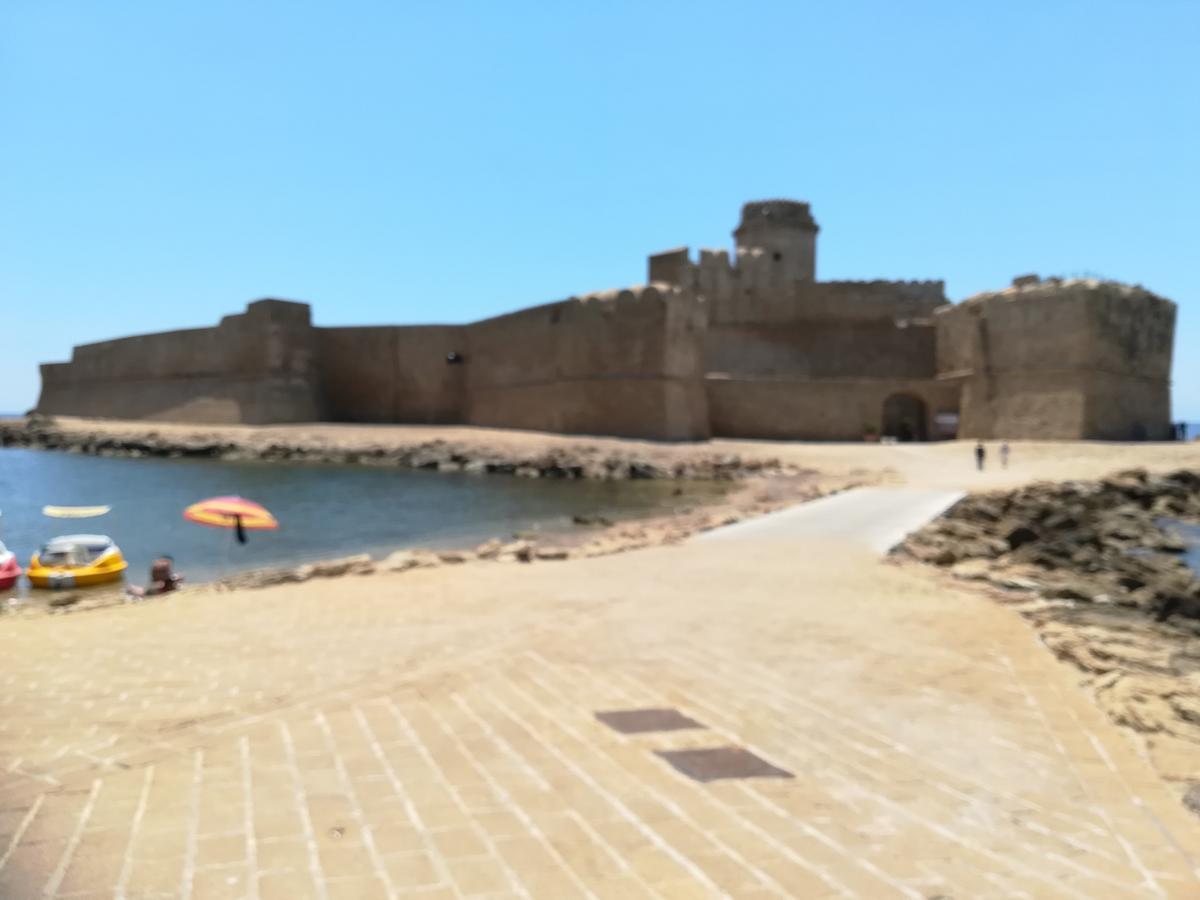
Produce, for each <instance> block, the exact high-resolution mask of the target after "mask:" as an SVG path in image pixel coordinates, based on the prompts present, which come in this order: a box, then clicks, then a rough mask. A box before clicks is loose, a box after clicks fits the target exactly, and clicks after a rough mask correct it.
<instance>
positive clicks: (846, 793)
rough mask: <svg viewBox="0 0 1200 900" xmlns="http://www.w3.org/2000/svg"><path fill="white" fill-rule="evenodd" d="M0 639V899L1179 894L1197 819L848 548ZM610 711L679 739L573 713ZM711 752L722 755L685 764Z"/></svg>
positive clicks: (355, 436)
mask: <svg viewBox="0 0 1200 900" xmlns="http://www.w3.org/2000/svg"><path fill="white" fill-rule="evenodd" d="M58 427H59V428H68V427H69V428H78V429H80V430H82V431H91V432H99V431H100V430H101V429H103V431H104V433H106V434H113V435H127V436H128V435H135V434H142V435H144V434H145V432H146V431H148V430H152V431H154V432H156V433H157V434H159V435H161V436H169V437H170V438H171V439H173V440H175V439H177V440H191V439H193V438H196V437H197V436H198V435H199V436H203V437H204V438H205V439H208V438H209V437H211V438H213V439H220V440H229V441H233V442H239V443H244V444H247V445H249V444H259V443H261V444H266V445H269V444H271V443H275V444H288V445H302V444H308V443H312V444H317V445H321V446H334V447H339V448H343V449H355V448H361V447H365V446H374V445H381V446H385V447H398V446H401V445H405V446H407V445H414V444H415V445H420V444H425V443H428V442H435V441H442V442H445V443H449V444H453V445H454V446H456V447H462V448H465V449H467V450H469V451H470V452H473V453H478V454H479V455H490V456H500V455H504V454H507V455H508V456H509V457H510V458H520V459H524V458H532V457H535V456H538V455H539V454H545V453H546V452H547V451H548V450H553V451H554V452H560V453H564V454H566V453H569V454H574V455H576V456H578V457H585V456H586V457H590V456H592V455H595V454H599V455H601V456H603V455H609V456H612V455H621V456H623V457H624V458H627V459H631V460H639V459H640V460H644V461H653V462H654V463H655V464H656V465H660V466H661V467H663V468H664V469H666V468H669V467H671V466H673V465H675V464H677V463H679V462H680V461H689V460H694V459H698V458H700V457H703V456H706V455H707V456H723V457H737V458H739V459H753V460H778V461H779V463H780V464H781V465H782V466H783V467H784V468H787V469H791V470H795V471H801V470H805V471H812V470H815V471H816V472H819V476H815V477H814V478H815V480H814V481H813V482H812V483H813V484H816V483H820V484H823V485H824V484H828V485H834V484H838V483H841V484H845V483H846V482H848V481H850V480H857V481H859V482H862V483H877V484H883V485H887V484H896V485H900V484H903V485H905V486H908V487H927V488H939V489H945V488H952V489H958V490H975V489H984V488H988V489H990V488H993V487H1002V486H1009V485H1016V484H1021V483H1026V482H1029V481H1033V480H1040V479H1054V480H1058V479H1065V478H1086V477H1096V476H1099V475H1103V474H1107V473H1109V472H1112V471H1114V470H1120V469H1125V468H1130V467H1133V466H1143V467H1146V468H1149V469H1151V470H1155V471H1159V470H1169V469H1178V468H1185V467H1193V468H1198V467H1200V445H1195V444H1189V445H1183V444H1170V445H1168V444H1162V445H1158V444H1149V445H1147V444H1142V445H1108V444H1088V443H1082V444H1051V443H1028V444H1027V443H1014V444H1013V445H1012V460H1011V467H1010V468H1009V469H1008V470H1001V469H999V468H998V466H997V465H995V464H993V465H990V466H989V467H988V469H987V470H986V471H985V472H983V473H978V472H976V471H975V470H974V461H973V458H972V455H971V449H972V446H973V445H972V444H968V443H949V444H929V445H893V446H888V445H882V446H881V445H819V444H782V443H769V442H752V441H736V442H733V441H729V442H726V441H717V442H713V443H711V444H704V445H652V444H645V443H640V442H631V441H616V440H609V439H606V440H601V439H594V438H564V437H547V436H544V435H537V434H517V433H506V432H493V431H486V430H479V429H461V428H453V429H440V428H439V429H425V428H408V427H379V428H374V427H356V426H319V427H299V426H297V427H294V428H293V427H288V428H269V429H235V428H223V429H197V428H195V427H181V426H158V425H155V426H153V427H152V428H149V429H148V428H147V426H146V425H145V424H144V423H139V424H138V425H118V424H114V423H103V424H102V425H101V424H100V423H94V422H70V423H67V422H65V421H64V422H60V423H58ZM994 456H995V454H993V457H994ZM496 477H502V476H496ZM0 654H2V656H3V658H4V659H5V660H6V664H5V667H4V671H3V672H2V673H0V683H3V685H4V689H3V692H2V695H0V702H2V703H3V713H2V715H0V896H4V897H8V896H12V897H25V896H47V897H64V898H65V897H89V898H91V897H101V896H104V897H108V896H130V897H133V896H139V897H152V896H153V897H188V898H210V897H213V898H215V897H256V898H260V900H269V898H289V900H291V898H300V897H321V898H369V897H400V896H418V897H430V898H432V897H466V896H485V895H486V896H514V897H516V896H522V897H569V896H592V897H643V896H644V897H710V896H734V897H752V898H753V897H766V896H802V897H827V896H828V897H834V896H839V897H870V898H875V897H893V896H895V897H934V896H941V897H955V898H963V897H1009V896H1035V897H1087V898H1104V897H1113V898H1124V897H1143V896H1144V897H1178V898H1186V897H1195V896H1200V869H1198V868H1197V864H1198V860H1200V818H1196V817H1195V816H1194V815H1192V814H1191V813H1189V812H1188V811H1187V810H1186V809H1185V807H1184V806H1183V805H1182V804H1181V803H1180V802H1179V791H1178V790H1177V789H1174V788H1169V787H1168V786H1167V784H1166V783H1164V781H1163V780H1162V779H1161V778H1160V777H1159V775H1158V774H1157V773H1156V771H1155V769H1154V768H1153V766H1152V765H1151V762H1150V760H1149V758H1148V757H1147V755H1146V754H1145V751H1144V747H1143V746H1142V745H1141V743H1140V742H1139V739H1138V738H1137V737H1136V735H1134V734H1133V733H1132V732H1130V731H1128V730H1126V729H1121V728H1119V727H1117V726H1116V725H1114V724H1113V723H1112V721H1111V720H1110V719H1109V718H1108V717H1106V715H1105V714H1104V712H1103V711H1102V710H1101V709H1099V708H1098V707H1097V706H1096V704H1095V703H1094V702H1093V700H1092V698H1091V696H1090V695H1089V694H1088V693H1087V692H1086V691H1084V690H1083V689H1081V687H1080V677H1079V674H1078V672H1077V671H1076V670H1075V669H1073V668H1071V667H1069V666H1067V665H1064V664H1062V663H1060V662H1059V661H1058V660H1056V659H1055V658H1054V657H1053V655H1052V654H1051V653H1050V652H1048V651H1047V649H1046V648H1045V647H1043V646H1042V645H1041V644H1040V643H1038V641H1037V640H1036V639H1035V634H1034V632H1033V630H1032V629H1030V628H1029V627H1028V625H1027V624H1026V623H1025V622H1023V621H1022V620H1021V618H1020V616H1019V615H1017V614H1016V613H1015V612H1014V611H1013V610H1012V609H1009V608H1006V607H1005V606H1003V605H1000V604H997V603H995V602H994V601H993V600H991V599H989V598H988V597H987V596H986V595H985V594H983V593H981V592H979V591H975V590H971V589H969V588H967V587H964V586H962V585H959V584H956V583H954V582H953V581H951V580H950V579H947V578H945V577H944V576H939V575H937V574H935V573H932V572H930V571H928V570H926V569H925V568H923V567H918V566H915V565H896V564H886V563H884V562H882V561H881V560H880V559H879V558H878V557H877V556H876V555H872V554H871V553H869V552H867V551H865V550H863V549H862V548H859V547H856V546H853V545H850V544H848V543H843V542H830V543H821V542H819V541H814V542H812V543H808V544H805V545H803V546H798V545H796V543H795V542H792V541H786V540H770V539H764V540H759V541H750V542H746V541H741V542H728V543H724V542H697V541H692V540H679V541H677V542H674V543H671V544H668V545H662V546H649V547H646V548H644V549H639V550H636V551H634V552H623V553H614V554H609V555H602V556H594V557H591V558H580V559H570V560H566V561H554V562H550V561H547V562H535V563H533V564H528V565H525V564H518V563H509V564H502V563H498V562H494V561H489V560H475V561H471V562H466V563H462V564H456V565H441V566H437V567H431V568H416V569H413V570H411V571H407V572H403V573H392V572H376V573H375V574H370V575H364V576H349V577H344V578H333V579H315V580H310V581H306V582H304V583H299V584H285V585H278V586H274V587H267V588H263V589H259V590H253V591H241V590H235V591H226V592H220V593H214V592H196V593H190V594H183V595H180V596H177V597H172V598H170V599H168V600H165V601H162V602H154V603H146V604H138V605H130V606H124V607H119V608H112V609H100V610H95V611H92V612H89V613H87V614H86V615H66V616H42V617H36V618H21V617H5V618H3V619H0ZM616 710H674V711H676V712H677V713H679V714H680V715H682V716H684V717H686V720H685V722H684V723H682V724H686V725H687V726H688V727H679V728H676V727H671V726H670V722H671V719H670V717H667V718H665V719H662V717H661V716H660V717H659V718H660V719H662V720H661V721H660V722H659V723H658V725H657V726H653V723H652V726H653V730H647V731H634V732H622V731H620V730H617V729H614V728H613V727H611V726H610V725H609V724H606V723H605V722H604V721H603V720H601V719H598V718H597V716H596V714H597V713H602V712H612V711H616ZM650 719H652V720H653V719H655V716H653V715H652V716H650ZM675 724H676V725H678V724H681V723H679V722H678V721H676V722H675ZM719 748H738V749H737V750H735V751H722V752H721V753H717V754H715V755H712V754H710V755H709V756H704V755H703V754H700V755H697V754H696V753H691V754H689V751H702V750H713V749H719ZM671 754H676V755H673V756H672V755H671ZM747 764H749V765H750V766H751V768H750V769H749V770H748V772H749V776H750V777H744V776H746V775H747V772H746V771H740V770H739V766H743V767H744V766H745V765H747ZM689 766H691V767H692V772H693V774H695V773H696V771H700V772H701V773H707V775H702V777H701V780H697V779H696V778H693V777H689V776H688V775H687V774H686V770H688V768H689ZM697 766H699V769H698V770H697V769H696V767H697ZM706 767H707V768H706ZM755 767H757V768H755ZM764 767H766V768H764ZM714 773H715V775H714ZM717 775H719V776H721V777H715V776H717ZM764 775H765V776H769V777H763V776H764ZM710 776H711V777H715V780H704V778H705V777H710Z"/></svg>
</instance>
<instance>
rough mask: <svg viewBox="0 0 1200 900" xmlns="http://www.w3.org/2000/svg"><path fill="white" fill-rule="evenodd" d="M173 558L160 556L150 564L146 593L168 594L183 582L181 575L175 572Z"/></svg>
mask: <svg viewBox="0 0 1200 900" xmlns="http://www.w3.org/2000/svg"><path fill="white" fill-rule="evenodd" d="M174 567H175V560H174V559H172V558H171V557H170V556H165V555H164V556H160V557H159V558H158V559H156V560H155V561H154V562H153V563H151V565H150V587H149V588H148V589H147V591H146V592H147V593H148V594H169V593H171V591H174V590H177V589H178V588H179V585H180V584H182V583H183V576H182V575H176V574H175V570H174Z"/></svg>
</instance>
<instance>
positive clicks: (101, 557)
mask: <svg viewBox="0 0 1200 900" xmlns="http://www.w3.org/2000/svg"><path fill="white" fill-rule="evenodd" d="M127 568H129V563H127V562H126V561H125V557H124V556H122V555H121V548H120V547H118V546H117V545H116V544H114V543H113V540H112V538H110V537H106V536H105V535H102V534H72V535H67V536H66V537H56V538H53V539H52V540H51V541H50V542H49V543H47V544H46V546H44V547H42V549H41V550H39V551H38V552H37V553H35V554H33V559H31V560H30V561H29V568H28V569H26V570H25V575H26V577H27V578H28V579H29V583H30V584H32V585H33V586H34V587H35V588H75V587H91V586H92V585H94V584H107V583H109V582H112V581H120V580H121V579H122V578H124V577H125V570H126V569H127Z"/></svg>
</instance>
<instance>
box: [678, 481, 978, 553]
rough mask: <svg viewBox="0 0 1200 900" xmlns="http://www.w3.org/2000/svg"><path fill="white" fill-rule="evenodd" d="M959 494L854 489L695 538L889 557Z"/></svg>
mask: <svg viewBox="0 0 1200 900" xmlns="http://www.w3.org/2000/svg"><path fill="white" fill-rule="evenodd" d="M962 496H963V492H962V491H944V490H943V491H936V490H919V489H916V488H856V489H855V490H852V491H846V492H844V493H841V494H834V495H833V496H830V497H822V498H821V499H820V500H815V501H813V502H812V503H803V504H801V505H799V506H793V507H791V508H790V509H784V510H780V511H779V512H777V513H772V514H771V515H767V516H762V517H761V518H758V519H749V520H747V521H744V522H739V523H737V524H736V525H729V526H727V527H725V528H718V529H716V530H714V531H709V532H705V533H704V534H702V535H700V536H699V537H697V538H696V540H698V541H761V540H796V541H804V540H808V541H812V540H820V541H837V542H839V543H840V542H845V543H849V544H852V545H858V546H865V547H869V548H870V549H871V550H873V551H874V552H876V553H887V552H888V551H889V550H891V549H892V547H894V546H895V545H896V544H898V543H900V541H902V540H903V539H904V537H905V535H907V534H909V533H910V532H912V531H915V530H916V529H918V528H920V527H921V526H922V525H924V524H925V523H926V522H928V521H930V520H931V519H933V518H935V517H936V516H938V515H940V514H941V513H943V512H945V511H946V510H947V509H948V508H949V507H950V506H952V505H953V504H954V503H956V502H958V500H959V499H960V498H961V497H962Z"/></svg>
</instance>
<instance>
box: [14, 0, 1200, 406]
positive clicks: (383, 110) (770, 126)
mask: <svg viewBox="0 0 1200 900" xmlns="http://www.w3.org/2000/svg"><path fill="white" fill-rule="evenodd" d="M556 7H557V9H556ZM1197 47H1200V3H1196V2H1190V0H1178V2H1171V0H1145V2H1138V3H1135V2H1104V0H1084V2H1074V3H1069V2H1054V0H1040V2H1004V3H987V4H984V3H974V2H963V0H952V2H941V3H935V2H920V0H913V2H909V3H898V2H894V0H879V2H853V0H842V2H837V3H834V2H827V0H821V2H807V3H801V2H786V3H755V2H745V3H738V4H734V3H702V2H689V3H683V2H680V3H649V2H607V3H589V4H581V3H574V4H551V3H537V4H535V3H523V2H514V0H508V2H505V3H484V2H478V3H460V2H444V3H421V4H416V3H411V4H403V3H398V2H384V0H379V2H353V0H343V2H338V3H330V2H302V0H287V2H264V0H256V2H252V3H248V2H244V0H239V2H230V0H205V2H202V3H163V2H161V0H153V2H151V0H122V2H119V3H96V2H93V0H86V2H68V0H5V2H3V3H2V4H0V308H2V310H3V319H2V321H3V326H2V327H3V335H4V342H3V349H2V351H0V410H12V411H21V410H24V409H26V408H27V407H29V406H31V405H32V404H33V402H34V400H35V397H36V393H37V388H38V380H37V372H36V364H37V363H38V362H41V361H52V360H63V359H67V358H68V355H69V353H70V348H71V346H72V345H73V344H75V343H79V342H85V341H89V340H99V339H103V338H107V337H115V336H119V335H124V334H129V333H135V332H142V331H155V330H159V329H165V328H175V327H183V326H191V325H207V324H212V323H214V322H215V321H216V320H217V318H218V317H219V316H221V315H222V314H225V313H229V312H234V311H237V310H239V309H240V308H241V307H242V306H243V304H244V303H245V302H246V301H248V300H250V299H253V298H257V297H263V296H274V297H287V298H293V299H303V300H307V301H310V302H312V303H313V304H314V307H315V316H316V320H317V322H318V323H319V324H329V325H332V324H354V323H364V324H365V323H384V322H388V323H399V322H435V321H449V322H457V321H469V320H471V319H475V318H478V317H482V316H486V315H490V314H494V313H499V312H503V311H506V310H510V309H513V308H517V307H520V306H524V305H527V304H532V303H538V302H545V301H549V300H553V299H557V298H560V297H563V296H567V295H569V294H572V293H577V292H581V291H587V290H595V289H599V288H606V287H613V286H619V285H624V284H631V283H636V282H639V281H642V280H643V279H644V277H645V274H644V272H645V260H644V257H645V255H646V254H647V253H648V252H651V251H655V250H660V249H665V248H669V247H673V246H677V245H680V244H690V245H692V246H693V247H696V246H717V247H723V246H728V245H729V243H730V238H729V232H730V230H731V229H732V228H733V226H734V225H735V224H736V218H737V214H738V208H739V206H740V204H741V203H742V202H743V201H745V200H748V199H755V198H765V197H793V198H797V199H804V200H809V201H811V202H812V204H813V211H814V213H815V215H816V217H817V220H818V221H819V222H820V224H821V226H822V232H821V238H820V244H819V247H818V277H821V278H874V277H883V278H929V277H933V278H944V279H945V280H946V284H947V291H948V293H949V295H950V297H951V298H952V299H960V298H962V297H965V296H967V295H969V294H971V293H974V292H976V291H980V290H986V289H990V288H998V287H1002V286H1004V285H1006V284H1007V283H1008V281H1009V279H1010V278H1011V277H1012V276H1013V275H1016V274H1020V273H1023V272H1029V271H1034V272H1040V273H1042V274H1052V273H1065V274H1071V273H1083V272H1092V273H1099V274H1101V275H1103V276H1106V277H1110V278H1117V279H1121V280H1125V281H1133V282H1140V283H1142V284H1145V285H1146V286H1147V287H1149V288H1151V289H1152V290H1155V291H1157V292H1159V293H1161V294H1164V295H1166V296H1168V297H1171V298H1172V299H1174V300H1176V301H1177V302H1178V303H1179V313H1180V316H1179V329H1178V333H1177V341H1176V365H1175V415H1176V416H1177V417H1180V418H1187V419H1190V420H1196V421H1200V361H1198V359H1197V354H1196V352H1195V349H1196V348H1197V347H1200V255H1198V251H1200V228H1198V225H1197V222H1198V218H1197V217H1198V215H1200V58H1198V57H1197Z"/></svg>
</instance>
